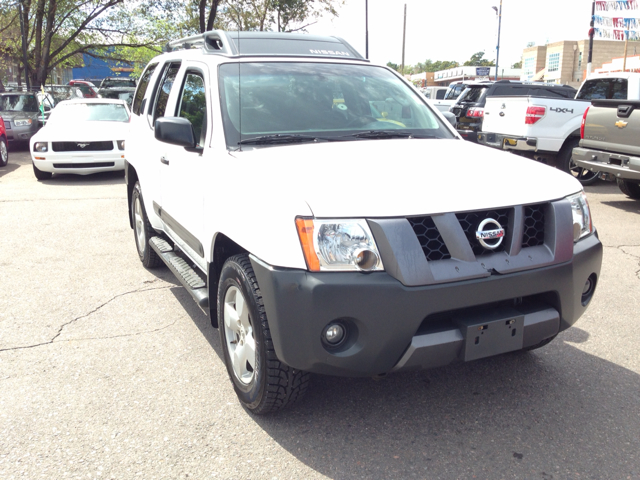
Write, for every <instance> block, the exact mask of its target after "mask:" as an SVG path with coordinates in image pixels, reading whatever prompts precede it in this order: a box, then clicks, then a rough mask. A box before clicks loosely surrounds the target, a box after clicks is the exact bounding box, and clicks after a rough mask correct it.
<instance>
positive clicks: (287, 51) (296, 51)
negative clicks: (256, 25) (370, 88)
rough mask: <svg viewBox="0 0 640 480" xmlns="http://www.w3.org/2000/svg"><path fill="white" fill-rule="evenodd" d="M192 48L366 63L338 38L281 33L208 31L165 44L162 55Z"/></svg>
mask: <svg viewBox="0 0 640 480" xmlns="http://www.w3.org/2000/svg"><path fill="white" fill-rule="evenodd" d="M193 48H202V49H203V50H204V52H205V53H209V54H217V55H225V56H245V55H246V56H269V57H273V56H289V57H290V56H304V57H330V58H346V59H349V60H358V61H363V62H368V61H369V60H367V59H365V58H364V57H363V56H362V55H360V53H358V51H357V50H355V49H354V48H353V47H352V46H351V45H349V43H347V42H346V41H345V40H343V39H342V38H340V37H323V36H318V35H307V34H300V33H282V32H225V31H223V30H211V31H208V32H205V33H201V34H199V35H193V36H191V37H185V38H181V39H179V40H174V41H172V42H169V43H167V45H166V46H165V51H166V52H173V51H176V50H189V49H193Z"/></svg>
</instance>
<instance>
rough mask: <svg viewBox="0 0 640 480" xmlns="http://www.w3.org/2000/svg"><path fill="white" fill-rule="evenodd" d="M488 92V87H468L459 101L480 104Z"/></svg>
mask: <svg viewBox="0 0 640 480" xmlns="http://www.w3.org/2000/svg"><path fill="white" fill-rule="evenodd" d="M486 92H487V87H468V88H467V89H466V90H465V91H464V92H462V95H460V98H459V99H458V101H459V102H470V103H478V102H481V101H482V99H483V98H484V95H485V93H486Z"/></svg>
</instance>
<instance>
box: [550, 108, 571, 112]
mask: <svg viewBox="0 0 640 480" xmlns="http://www.w3.org/2000/svg"><path fill="white" fill-rule="evenodd" d="M549 111H550V112H557V113H573V108H554V107H551V108H550V109H549Z"/></svg>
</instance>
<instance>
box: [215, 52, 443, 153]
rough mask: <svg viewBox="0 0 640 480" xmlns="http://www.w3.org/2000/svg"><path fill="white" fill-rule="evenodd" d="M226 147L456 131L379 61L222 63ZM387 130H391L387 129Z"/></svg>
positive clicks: (437, 135) (438, 136)
mask: <svg viewBox="0 0 640 480" xmlns="http://www.w3.org/2000/svg"><path fill="white" fill-rule="evenodd" d="M219 77H220V84H219V88H220V94H221V97H222V110H223V112H222V113H223V120H224V127H225V136H226V140H227V145H228V146H229V147H236V146H237V145H238V142H239V141H241V140H242V141H246V140H247V139H250V138H255V137H258V136H271V137H273V136H274V135H278V136H279V137H282V138H284V137H286V138H290V137H291V135H298V137H299V138H301V134H303V135H304V138H307V139H308V138H310V139H314V137H322V139H325V140H337V139H341V140H342V139H345V137H348V138H349V139H352V140H353V139H356V138H359V137H356V136H355V135H357V134H362V133H363V132H366V134H369V133H372V134H373V135H375V138H383V136H384V135H387V136H388V135H394V131H396V134H395V136H401V135H405V136H429V137H436V138H454V135H453V134H452V133H451V132H450V131H449V130H448V129H447V128H446V127H445V126H444V125H442V123H441V122H440V120H439V119H438V118H437V116H436V115H435V114H434V113H433V112H432V110H431V109H430V108H429V107H428V106H427V105H426V104H425V102H424V101H423V100H422V99H421V98H422V97H421V96H420V95H418V94H416V93H415V92H414V91H413V90H411V89H410V88H409V87H408V86H407V85H405V84H404V83H403V82H402V80H400V79H399V78H398V77H396V76H395V75H394V74H393V73H391V72H389V71H388V70H387V69H385V68H380V67H373V66H364V65H346V64H345V65H341V64H324V63H242V64H237V63H234V64H223V65H221V66H220V76H219ZM388 132H390V133H388Z"/></svg>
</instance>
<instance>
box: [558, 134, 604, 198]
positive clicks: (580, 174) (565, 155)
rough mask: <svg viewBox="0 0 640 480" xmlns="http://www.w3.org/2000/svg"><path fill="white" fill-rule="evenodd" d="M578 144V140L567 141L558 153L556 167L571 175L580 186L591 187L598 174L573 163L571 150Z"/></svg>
mask: <svg viewBox="0 0 640 480" xmlns="http://www.w3.org/2000/svg"><path fill="white" fill-rule="evenodd" d="M579 144H580V139H579V138H575V139H573V140H568V141H567V143H566V144H565V145H564V146H563V147H562V149H561V150H560V153H558V167H560V169H561V170H562V171H564V172H566V173H568V174H570V175H573V176H574V177H575V178H576V179H577V180H578V181H579V182H580V183H581V184H582V185H584V186H586V185H591V184H593V183H595V182H596V181H597V180H598V174H599V173H600V172H592V171H591V170H587V169H586V168H582V167H579V166H578V165H576V164H575V163H573V159H572V157H573V149H574V148H576V147H577V146H578V145H579Z"/></svg>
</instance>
